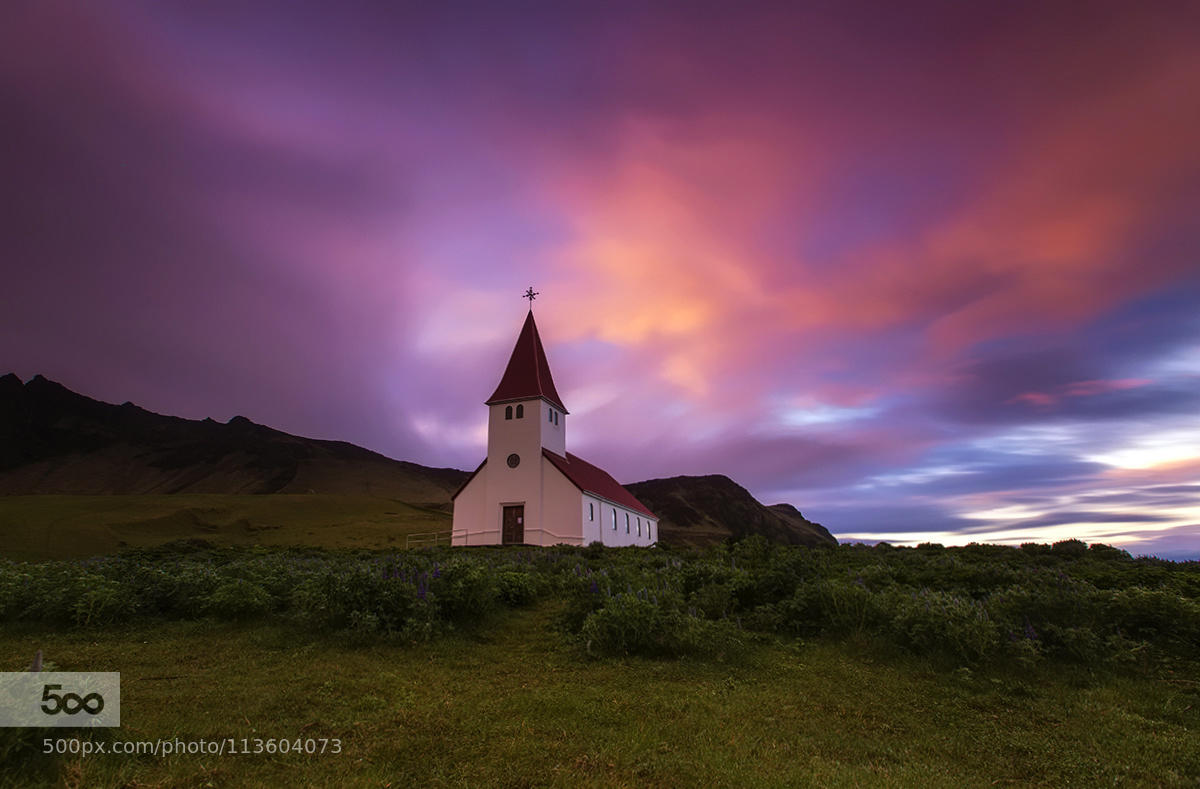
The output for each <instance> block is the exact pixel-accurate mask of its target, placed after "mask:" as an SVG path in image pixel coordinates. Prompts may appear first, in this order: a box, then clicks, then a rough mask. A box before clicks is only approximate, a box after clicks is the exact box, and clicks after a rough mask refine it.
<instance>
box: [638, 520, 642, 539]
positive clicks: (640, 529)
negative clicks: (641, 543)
mask: <svg viewBox="0 0 1200 789" xmlns="http://www.w3.org/2000/svg"><path fill="white" fill-rule="evenodd" d="M637 522H638V536H639V537H641V536H642V519H641V518H638V519H637Z"/></svg>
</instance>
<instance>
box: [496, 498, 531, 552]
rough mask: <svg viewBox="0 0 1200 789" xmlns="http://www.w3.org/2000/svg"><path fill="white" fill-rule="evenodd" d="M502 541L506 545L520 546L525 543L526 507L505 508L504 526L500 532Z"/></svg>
mask: <svg viewBox="0 0 1200 789" xmlns="http://www.w3.org/2000/svg"><path fill="white" fill-rule="evenodd" d="M500 541H501V542H502V543H503V544H505V545H520V544H521V543H523V542H525V507H524V506H523V505H517V506H515V507H505V508H504V524H503V527H502V530H501V532H500Z"/></svg>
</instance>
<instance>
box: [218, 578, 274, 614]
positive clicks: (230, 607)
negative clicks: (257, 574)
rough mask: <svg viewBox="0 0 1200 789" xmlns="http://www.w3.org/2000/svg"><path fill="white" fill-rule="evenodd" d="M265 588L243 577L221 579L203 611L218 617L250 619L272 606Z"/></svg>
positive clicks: (272, 601)
mask: <svg viewBox="0 0 1200 789" xmlns="http://www.w3.org/2000/svg"><path fill="white" fill-rule="evenodd" d="M274 602H275V601H274V600H272V598H271V595H269V594H267V590H265V589H263V588H262V587H261V586H259V585H258V584H255V583H251V582H250V581H247V580H245V579H244V578H231V579H229V580H227V581H223V582H222V583H221V584H220V585H219V586H217V588H216V589H214V590H213V592H212V594H211V595H209V598H208V604H207V605H206V606H205V611H206V612H207V613H209V614H211V615H213V616H215V617H217V618H219V619H250V618H254V617H259V616H262V615H263V614H266V613H267V612H268V611H270V610H271V609H272V608H273V607H274Z"/></svg>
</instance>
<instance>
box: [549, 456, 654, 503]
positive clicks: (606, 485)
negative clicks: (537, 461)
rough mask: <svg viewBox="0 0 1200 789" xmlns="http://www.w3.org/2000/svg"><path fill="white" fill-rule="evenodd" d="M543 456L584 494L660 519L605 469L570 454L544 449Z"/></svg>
mask: <svg viewBox="0 0 1200 789" xmlns="http://www.w3.org/2000/svg"><path fill="white" fill-rule="evenodd" d="M542 454H543V455H545V456H546V459H547V460H549V461H550V462H551V463H553V464H554V467H555V468H557V469H558V470H559V471H561V472H562V473H563V475H564V476H565V477H566V478H567V479H569V480H571V482H572V483H574V485H575V487H577V488H579V489H580V490H582V491H583V492H584V493H591V494H594V495H596V496H599V497H601V498H604V499H608V500H609V501H611V502H613V503H615V504H620V505H621V506H622V507H628V508H629V509H631V510H635V511H637V512H641V513H643V514H645V515H649V516H650V517H651V518H657V517H658V516H657V515H655V514H654V513H653V512H651V511H650V510H649V509H648V508H647V507H646V505H645V504H643V503H641V502H640V501H638V500H637V498H635V497H634V495H633V494H632V493H630V492H629V491H627V490H625V488H623V487H621V483H619V482H617V481H616V480H615V479H613V478H612V476H611V475H609V473H608V472H607V471H605V470H604V469H602V468H599V467H597V466H593V465H592V464H591V463H588V462H587V461H586V460H583V459H582V458H579V457H577V456H576V455H572V454H571V453H570V452H568V453H567V456H566V457H563V456H562V455H558V454H555V453H554V452H551V451H550V450H548V449H545V448H543V449H542Z"/></svg>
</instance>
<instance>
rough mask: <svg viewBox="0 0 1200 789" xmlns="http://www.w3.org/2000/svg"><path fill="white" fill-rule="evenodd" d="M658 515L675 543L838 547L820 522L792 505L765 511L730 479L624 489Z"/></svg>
mask: <svg viewBox="0 0 1200 789" xmlns="http://www.w3.org/2000/svg"><path fill="white" fill-rule="evenodd" d="M625 487H626V488H628V489H629V492H630V493H632V494H633V495H635V496H637V497H638V499H639V500H640V501H641V502H642V503H643V504H645V505H646V506H647V507H649V508H650V509H651V510H653V511H654V513H655V514H656V515H658V517H659V519H660V520H659V533H660V535H661V536H662V538H663V540H664V541H665V542H669V543H671V544H674V545H679V544H685V545H687V544H690V545H703V544H706V543H711V542H717V541H720V540H725V539H729V538H734V539H737V538H741V537H746V536H748V535H751V534H761V535H763V536H764V537H766V538H767V539H769V540H772V541H774V542H783V543H790V544H792V545H809V546H816V545H822V544H828V545H836V544H837V540H836V539H834V537H833V535H832V534H830V533H829V531H828V530H827V529H826V528H825V527H824V526H821V525H820V524H818V523H813V522H812V521H809V520H808V519H807V518H805V517H804V516H803V515H801V514H800V512H799V511H798V510H797V509H796V508H795V507H793V506H792V505H790V504H776V505H774V506H771V507H766V506H763V505H762V504H760V503H759V502H758V501H757V500H756V499H755V498H754V497H753V496H751V495H750V492H749V491H748V490H746V489H745V488H743V487H742V486H741V485H739V484H737V483H736V482H734V481H733V480H731V479H730V478H729V477H726V476H723V475H720V474H711V475H708V476H704V477H670V478H667V479H651V480H647V481H645V482H635V483H633V484H632V485H626V486H625Z"/></svg>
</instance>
